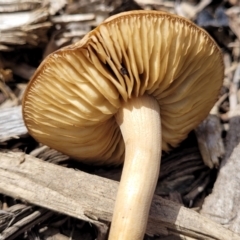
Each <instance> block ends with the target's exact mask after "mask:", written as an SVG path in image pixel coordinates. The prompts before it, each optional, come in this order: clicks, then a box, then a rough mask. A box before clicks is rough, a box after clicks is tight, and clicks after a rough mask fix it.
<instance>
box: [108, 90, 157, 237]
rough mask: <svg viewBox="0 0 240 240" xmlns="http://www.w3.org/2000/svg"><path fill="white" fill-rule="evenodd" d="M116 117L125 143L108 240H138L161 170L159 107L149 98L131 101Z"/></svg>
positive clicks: (145, 223)
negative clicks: (123, 158)
mask: <svg viewBox="0 0 240 240" xmlns="http://www.w3.org/2000/svg"><path fill="white" fill-rule="evenodd" d="M115 117H116V121H117V123H118V124H119V126H120V129H121V132H122V135H123V139H124V142H125V161H124V167H123V172H122V176H121V181H120V185H119V189H118V194H117V199H116V203H115V208H114V213H113V219H112V224H111V230H110V234H109V240H120V239H121V240H141V239H143V237H144V233H145V230H146V225H147V221H148V214H149V209H150V206H151V202H152V197H153V194H154V190H155V187H156V183H157V180H158V175H159V170H160V161H161V120H160V109H159V104H158V103H157V101H156V100H155V99H154V98H153V97H150V96H148V95H144V96H141V97H137V98H132V99H129V100H128V102H126V103H124V104H123V106H122V108H121V109H120V110H119V112H118V113H117V114H116V116H115Z"/></svg>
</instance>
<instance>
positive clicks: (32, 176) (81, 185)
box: [0, 152, 240, 240]
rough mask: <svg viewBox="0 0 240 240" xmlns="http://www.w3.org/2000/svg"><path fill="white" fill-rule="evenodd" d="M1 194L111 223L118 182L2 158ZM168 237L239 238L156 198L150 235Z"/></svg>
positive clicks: (20, 157) (12, 155)
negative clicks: (164, 234) (172, 234)
mask: <svg viewBox="0 0 240 240" xmlns="http://www.w3.org/2000/svg"><path fill="white" fill-rule="evenodd" d="M0 162H1V164H0V192H1V193H3V194H6V195H9V196H12V197H14V198H18V199H22V200H25V201H27V202H30V203H32V204H35V205H39V206H42V207H45V208H48V209H51V210H53V211H56V212H60V213H63V214H66V215H69V216H72V217H76V218H79V219H82V220H85V221H88V222H91V223H93V224H94V223H99V222H105V223H106V222H110V221H111V218H112V212H113V206H114V201H115V197H116V193H117V189H118V182H115V181H112V180H109V179H105V178H101V177H98V176H95V175H90V174H87V173H85V172H81V171H76V170H73V169H69V168H64V167H61V166H58V165H54V164H51V163H47V162H44V161H42V160H39V159H37V158H34V157H32V156H29V155H25V156H24V161H23V155H22V153H12V152H9V153H0ZM163 230H164V231H165V233H166V235H167V234H168V233H170V232H171V233H174V234H176V235H179V234H182V235H185V236H190V237H192V238H196V239H204V240H208V239H218V240H229V239H231V240H240V236H238V235H236V234H234V233H233V232H231V231H229V230H227V229H225V228H224V227H222V226H220V225H218V224H216V223H213V222H212V221H210V220H209V219H207V218H205V217H203V216H201V215H200V214H198V213H196V212H194V211H193V210H190V209H187V208H185V207H182V206H181V205H179V204H176V203H173V202H171V201H168V200H164V199H162V198H160V197H158V196H154V199H153V202H152V205H151V210H150V215H149V219H148V227H147V233H148V234H150V235H159V234H162V233H163Z"/></svg>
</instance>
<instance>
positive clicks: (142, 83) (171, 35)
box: [23, 11, 223, 240]
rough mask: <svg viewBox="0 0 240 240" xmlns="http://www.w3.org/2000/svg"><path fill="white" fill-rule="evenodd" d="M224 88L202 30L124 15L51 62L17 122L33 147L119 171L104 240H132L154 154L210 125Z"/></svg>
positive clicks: (146, 14) (150, 184)
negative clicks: (205, 122) (204, 122)
mask: <svg viewBox="0 0 240 240" xmlns="http://www.w3.org/2000/svg"><path fill="white" fill-rule="evenodd" d="M222 80H223V61H222V55H221V51H220V49H219V48H218V46H217V45H216V43H215V42H214V40H213V39H212V38H211V37H210V36H209V35H208V34H207V33H206V32H205V31H204V30H202V29H201V28H199V27H197V26H196V25H195V24H194V23H192V22H190V21H189V20H186V19H184V18H182V17H179V16H176V15H172V14H169V13H166V12H158V11H130V12H126V13H121V14H118V15H115V16H112V17H110V18H108V19H107V20H106V21H105V22H103V23H102V24H101V25H99V26H98V27H97V28H96V29H94V30H93V31H91V32H90V33H88V34H87V35H86V36H85V37H84V38H83V39H82V40H80V41H79V42H76V43H74V44H72V45H70V46H67V47H64V48H62V49H60V50H58V51H56V52H54V53H52V54H51V55H49V56H48V57H47V58H46V59H45V60H44V61H43V62H42V64H41V65H40V66H39V68H38V69H37V71H36V73H35V74H34V76H33V78H32V80H31V82H30V83H29V85H28V87H27V89H26V93H25V97H24V100H23V116H24V121H25V124H26V126H27V128H28V130H29V133H30V134H31V135H32V136H33V137H34V138H35V139H36V140H38V141H39V142H41V143H44V144H46V145H48V146H50V147H52V148H54V149H57V150H59V151H60V152H62V153H65V154H67V155H69V156H71V157H73V158H75V159H79V160H81V161H85V162H87V163H91V164H92V163H94V164H115V165H119V164H121V163H122V162H123V161H124V167H123V172H122V176H121V181H120V186H119V190H118V194H117V198H116V203H115V209H114V214H113V218H112V224H111V229H110V234H109V239H111V240H117V239H119V240H120V239H121V240H126V239H129V240H139V239H142V238H143V236H144V233H145V230H146V224H147V220H148V213H149V208H150V205H151V200H152V197H153V193H154V190H155V186H156V183H157V180H158V175H159V168H160V162H161V151H162V150H163V151H169V150H170V149H171V148H173V147H176V146H177V145H178V144H179V143H180V142H181V141H182V140H183V139H185V138H186V137H187V135H188V133H189V132H190V131H191V130H192V129H194V128H195V127H196V126H197V125H198V124H199V123H200V122H201V121H202V120H203V119H204V118H205V117H206V116H207V115H208V112H209V111H210V110H211V108H212V106H213V105H214V103H215V101H216V100H217V97H218V93H219V89H220V87H221V85H222Z"/></svg>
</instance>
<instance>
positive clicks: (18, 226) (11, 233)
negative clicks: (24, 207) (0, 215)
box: [0, 209, 53, 240]
mask: <svg viewBox="0 0 240 240" xmlns="http://www.w3.org/2000/svg"><path fill="white" fill-rule="evenodd" d="M52 215H53V212H51V211H47V210H46V209H39V210H37V211H35V212H33V213H31V214H30V215H28V216H27V217H25V218H23V219H21V220H19V221H18V222H16V223H15V224H13V225H12V226H11V227H9V228H7V229H5V230H4V231H3V232H2V233H1V234H0V240H5V239H6V240H13V239H16V237H17V236H19V235H20V234H22V233H24V232H25V231H27V230H29V229H31V228H32V227H34V226H35V225H36V224H39V223H40V222H43V221H44V220H46V219H48V218H50V217H51V216H52Z"/></svg>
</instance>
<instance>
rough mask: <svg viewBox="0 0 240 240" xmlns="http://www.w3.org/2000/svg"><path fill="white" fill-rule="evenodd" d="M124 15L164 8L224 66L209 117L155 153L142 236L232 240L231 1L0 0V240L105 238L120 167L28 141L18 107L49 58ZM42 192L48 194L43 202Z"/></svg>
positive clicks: (234, 50)
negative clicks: (213, 44)
mask: <svg viewBox="0 0 240 240" xmlns="http://www.w3.org/2000/svg"><path fill="white" fill-rule="evenodd" d="M131 9H154V10H162V11H169V12H171V13H177V14H179V15H182V16H185V17H187V18H189V19H190V20H193V21H195V22H196V23H197V24H198V25H200V26H202V27H204V29H205V30H206V31H208V32H209V33H210V34H211V36H212V37H213V38H214V39H215V40H216V41H217V43H218V44H219V46H220V47H221V49H222V50H223V59H224V65H225V77H224V82H223V87H222V90H221V94H220V96H219V99H218V102H217V103H216V105H215V107H214V109H213V111H212V112H211V115H209V117H208V118H207V119H206V120H205V121H204V122H203V123H202V124H201V125H200V126H199V128H198V129H196V131H195V133H193V132H192V133H191V134H190V135H189V138H188V139H187V140H186V141H184V142H183V143H182V144H181V145H180V146H179V148H177V149H175V150H174V151H172V152H171V153H167V154H166V153H164V156H163V159H162V165H161V174H160V178H159V183H158V185H157V188H156V192H155V194H156V197H155V199H154V201H153V205H152V211H151V215H150V218H149V226H148V232H147V233H148V237H146V239H156V236H155V237H153V235H154V234H155V235H158V238H157V239H165V240H167V239H170V240H173V239H189V240H190V239H192V240H193V239H226V240H229V239H239V236H240V228H239V226H240V220H239V217H238V215H240V214H239V202H240V194H239V185H240V183H239V177H238V175H239V174H238V173H239V169H240V161H238V156H239V151H240V145H239V144H240V133H239V131H238V129H240V121H239V116H240V108H239V106H240V105H239V103H240V79H239V78H240V77H239V76H240V65H239V64H240V2H239V0H226V1H223V0H222V1H218V2H217V1H211V0H200V1H197V0H182V1H179V0H176V1H173V0H136V1H133V0H116V1H113V0H91V1H88V0H81V1H77V0H71V1H70V0H59V1H54V0H43V1H40V0H31V1H30V0H29V1H28V0H7V1H6V0H0V148H1V149H0V151H1V152H2V153H0V155H1V161H0V162H1V163H0V178H1V181H0V188H1V190H0V193H1V194H0V205H1V207H0V232H1V234H2V235H0V239H8V238H13V237H15V236H19V237H20V238H22V239H33V238H35V239H37V238H39V239H54V237H56V238H57V239H63V240H65V239H69V238H72V239H86V240H92V239H96V238H98V239H100V240H101V239H105V238H106V235H107V231H108V225H109V223H110V220H111V213H112V212H111V211H112V206H113V202H114V197H115V195H114V194H115V192H116V188H117V183H116V182H114V181H113V180H115V181H119V179H120V176H121V167H118V168H112V167H102V168H99V167H93V166H86V165H84V164H81V163H76V162H74V161H73V160H72V159H70V158H69V157H68V156H65V155H63V154H61V153H59V152H57V151H55V150H53V149H50V148H48V147H46V146H43V145H41V144H39V143H37V142H36V141H35V140H34V139H32V138H31V137H30V136H29V135H28V133H27V129H26V128H25V126H24V123H23V120H22V116H21V101H22V97H23V93H24V91H25V89H26V86H27V83H28V81H29V79H30V78H31V76H32V75H33V73H34V72H35V70H36V68H37V67H38V65H39V64H40V63H41V61H42V60H43V59H44V58H45V57H46V56H47V55H48V54H50V53H52V52H54V51H56V50H58V49H59V48H61V47H64V46H66V45H68V44H71V43H74V42H76V41H78V40H80V39H81V38H82V37H83V36H84V35H85V34H86V33H88V32H89V31H90V30H92V29H93V28H95V27H96V26H97V25H98V24H100V23H101V22H103V21H104V20H105V18H107V17H108V16H109V15H112V14H115V13H117V12H121V11H128V10H131ZM9 150H11V151H14V152H15V153H6V152H8V151H9ZM25 153H26V154H25ZM28 154H30V156H29V155H28ZM33 157H37V158H40V159H42V160H43V161H44V162H42V161H40V160H38V159H34V161H33ZM49 162H50V163H54V164H55V165H53V164H50V163H49ZM38 164H39V165H38ZM56 165H61V167H60V166H56ZM16 166H17V167H16ZM39 166H41V168H42V169H45V172H44V173H42V172H41V171H40V167H39ZM33 169H35V170H34V171H33ZM56 169H57V170H56ZM60 169H61V170H60ZM73 169H78V170H79V169H80V170H81V171H77V170H73ZM58 170H59V171H61V172H62V174H67V176H66V177H65V179H64V180H61V179H59V178H57V177H58V176H55V175H56V174H53V172H54V173H55V172H56V171H58ZM20 173H22V174H23V175H21V174H20ZM87 173H88V174H87ZM24 174H25V175H24ZM43 174H45V175H43ZM10 175H11V177H10ZM4 176H5V178H4ZM23 176H24V177H23ZM43 176H45V177H43ZM74 176H77V177H79V178H80V179H81V181H79V184H80V185H81V184H82V185H81V186H82V189H86V187H87V189H86V190H85V193H84V194H82V195H81V199H82V200H83V202H82V204H81V205H79V203H78V202H77V199H76V196H75V194H77V195H80V193H81V191H83V190H82V189H81V188H79V185H78V186H76V184H77V183H76V181H75V180H74V179H73V178H74ZM82 176H84V177H86V179H87V180H84V178H83V177H82ZM7 177H8V178H7ZM55 178H57V180H56V181H54V179H55ZM6 179H8V180H6ZM216 179H217V180H216ZM94 181H96V182H94ZM70 182H71V184H70ZM21 183H22V184H25V186H28V187H29V188H28V190H29V192H28V191H27V190H26V189H25V187H23V185H21ZM214 183H215V184H214ZM44 184H45V185H44ZM60 184H62V185H61V186H65V185H66V188H65V189H63V188H60V186H59V185H60ZM96 184H97V185H96ZM107 185H108V188H107ZM96 186H97V187H96ZM36 188H38V189H39V190H38V192H36ZM6 189H7V190H6ZM107 189H108V190H107ZM101 190H102V191H103V192H101ZM18 191H20V193H19V192H18ZM41 191H43V193H44V192H45V193H46V192H47V193H49V195H48V196H49V197H50V199H49V201H47V197H48V196H46V197H45V198H44V195H41V194H39V193H40V192H41ZM30 193H31V194H30ZM103 193H104V194H105V195H104V194H103ZM211 193H212V194H211ZM28 194H29V195H28ZM91 194H92V195H91ZM159 195H160V196H161V197H164V198H165V200H164V199H162V198H160V197H159ZM10 196H12V197H10ZM207 196H208V197H207ZM84 197H85V198H84ZM15 198H16V199H15ZM19 199H22V200H23V201H20V200H19ZM96 199H97V200H96ZM99 199H101V200H99ZM170 200H171V202H170ZM25 201H27V202H31V203H32V204H34V205H29V204H28V203H25ZM172 201H174V202H175V203H173V202H172ZM35 205H39V206H41V207H36V206H35ZM183 206H186V207H189V208H192V209H190V210H188V209H186V208H184V207H183ZM42 207H45V208H46V209H51V210H46V209H45V208H42ZM160 208H161V211H160V210H159V209H160ZM193 209H194V210H193ZM52 210H53V211H52ZM162 210H164V211H163V212H162ZM195 210H196V211H197V212H200V213H201V215H199V214H198V213H196V212H195ZM54 211H57V212H61V213H63V214H67V215H59V214H58V213H56V212H54ZM169 213H171V214H172V215H171V214H169ZM202 215H205V216H207V218H203V217H202ZM79 218H80V219H81V220H79ZM209 219H212V220H213V221H216V222H217V223H218V224H219V225H218V224H214V223H212V222H211V221H209ZM88 222H90V223H93V225H90V224H88ZM206 222H209V225H206ZM49 223H50V224H49ZM196 223H197V224H196ZM194 224H195V225H194ZM221 225H223V226H224V227H226V228H228V229H230V230H232V231H234V232H235V233H237V234H239V235H236V234H233V233H232V232H231V231H228V230H226V229H225V228H223V226H221ZM16 226H20V228H19V230H16ZM229 234H230V235H231V234H232V235H231V236H230V235H229ZM151 236H152V237H151Z"/></svg>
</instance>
